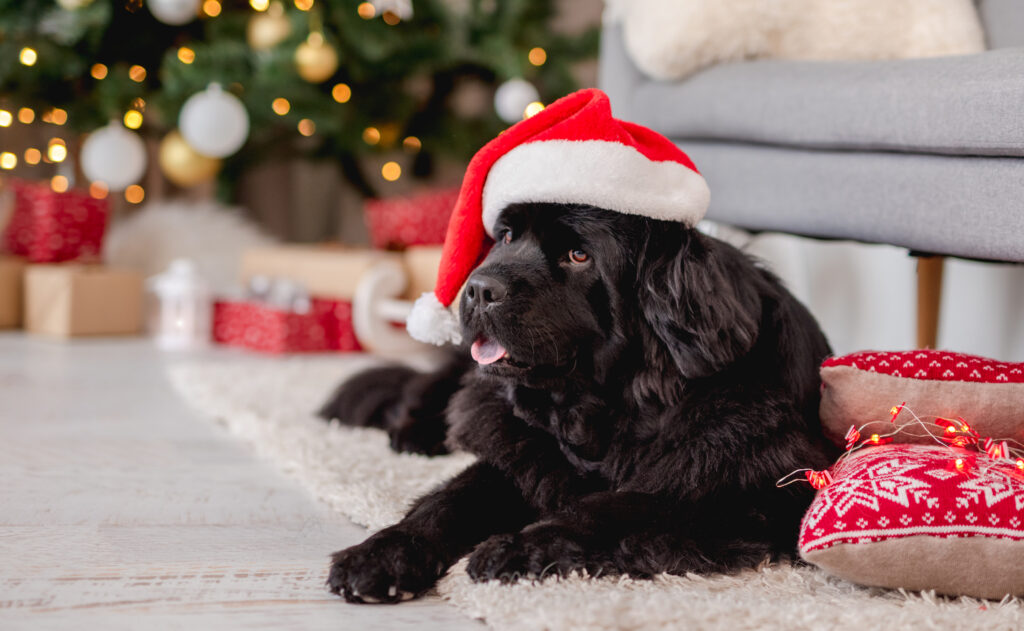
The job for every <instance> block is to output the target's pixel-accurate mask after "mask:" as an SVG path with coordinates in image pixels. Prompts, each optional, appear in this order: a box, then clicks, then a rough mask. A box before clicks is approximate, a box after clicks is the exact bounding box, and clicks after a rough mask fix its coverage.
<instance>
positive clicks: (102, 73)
mask: <svg viewBox="0 0 1024 631" xmlns="http://www.w3.org/2000/svg"><path fill="white" fill-rule="evenodd" d="M89 74H91V75H92V78H93V79H96V80H97V81H99V80H101V79H106V78H107V67H106V66H104V65H103V64H93V65H92V69H91V70H90V71H89Z"/></svg>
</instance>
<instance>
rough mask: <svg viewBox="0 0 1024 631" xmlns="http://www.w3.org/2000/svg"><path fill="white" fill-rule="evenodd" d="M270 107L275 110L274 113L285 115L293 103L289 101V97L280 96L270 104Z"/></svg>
mask: <svg viewBox="0 0 1024 631" xmlns="http://www.w3.org/2000/svg"><path fill="white" fill-rule="evenodd" d="M270 109H272V110H274V113H275V114H277V115H278V116H284V115H285V114H287V113H288V112H289V111H291V109H292V104H291V103H289V102H288V99H286V98H284V97H283V96H279V97H277V98H276V99H274V102H273V103H271V104H270Z"/></svg>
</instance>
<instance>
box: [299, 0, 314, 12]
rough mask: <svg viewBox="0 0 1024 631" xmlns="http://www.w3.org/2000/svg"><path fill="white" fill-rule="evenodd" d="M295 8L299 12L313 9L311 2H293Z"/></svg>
mask: <svg viewBox="0 0 1024 631" xmlns="http://www.w3.org/2000/svg"><path fill="white" fill-rule="evenodd" d="M295 8H296V9H298V10H299V11H309V10H310V9H312V8H313V0H295Z"/></svg>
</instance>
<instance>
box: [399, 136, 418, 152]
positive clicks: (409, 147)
mask: <svg viewBox="0 0 1024 631" xmlns="http://www.w3.org/2000/svg"><path fill="white" fill-rule="evenodd" d="M402 146H403V147H405V150H406V151H412V152H416V151H419V150H420V148H422V147H423V143H421V142H420V139H419V138H417V137H416V136H406V137H405V140H403V141H402Z"/></svg>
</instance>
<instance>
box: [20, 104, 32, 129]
mask: <svg viewBox="0 0 1024 631" xmlns="http://www.w3.org/2000/svg"><path fill="white" fill-rule="evenodd" d="M35 119H36V113H35V111H34V110H33V109H32V108H31V107H23V108H21V109H20V110H18V122H20V123H22V124H25V125H29V124H31V123H32V121H34V120H35Z"/></svg>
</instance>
